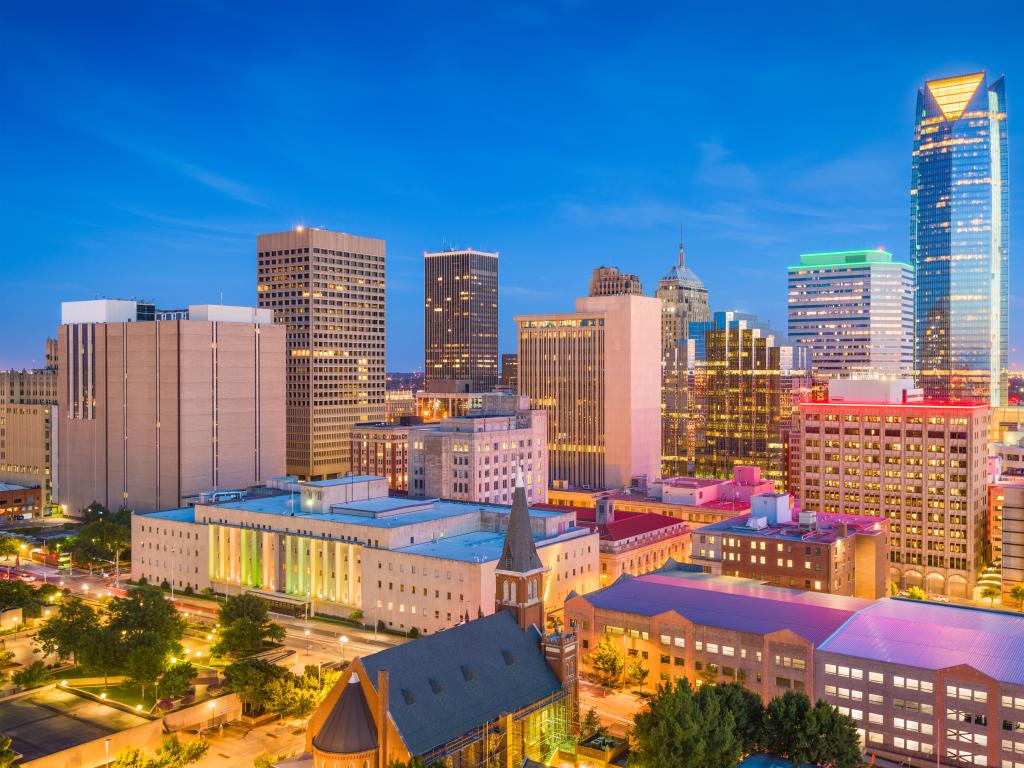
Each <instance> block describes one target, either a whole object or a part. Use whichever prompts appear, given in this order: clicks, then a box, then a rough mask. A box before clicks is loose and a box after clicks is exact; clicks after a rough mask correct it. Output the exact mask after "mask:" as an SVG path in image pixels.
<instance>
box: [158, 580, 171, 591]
mask: <svg viewBox="0 0 1024 768" xmlns="http://www.w3.org/2000/svg"><path fill="white" fill-rule="evenodd" d="M160 589H162V590H163V591H164V592H170V591H171V583H170V582H169V581H168V580H167V579H164V580H163V581H161V582H160Z"/></svg>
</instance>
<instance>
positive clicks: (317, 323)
mask: <svg viewBox="0 0 1024 768" xmlns="http://www.w3.org/2000/svg"><path fill="white" fill-rule="evenodd" d="M257 252H258V257H257V263H258V270H259V272H258V274H259V278H258V286H257V291H258V297H259V305H260V306H261V307H267V308H269V309H273V311H274V321H275V322H277V323H279V324H281V325H284V326H285V327H286V328H287V329H288V333H287V350H286V354H287V365H288V388H287V396H288V445H287V464H288V473H289V474H292V475H298V476H299V477H301V478H305V479H311V480H323V479H330V478H334V477H338V476H339V475H344V474H345V472H347V471H348V470H349V468H350V465H351V435H352V427H353V425H355V424H357V423H359V422H363V421H383V419H384V387H385V382H384V273H385V264H384V256H385V244H384V241H383V240H377V239H375V238H372V237H359V236H357V235H346V234H342V233H340V232H330V231H328V230H326V229H314V228H310V227H296V228H295V229H293V230H290V231H288V232H275V233H272V234H266V235H260V236H259V238H258V239H257Z"/></svg>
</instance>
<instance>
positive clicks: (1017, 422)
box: [988, 405, 1024, 443]
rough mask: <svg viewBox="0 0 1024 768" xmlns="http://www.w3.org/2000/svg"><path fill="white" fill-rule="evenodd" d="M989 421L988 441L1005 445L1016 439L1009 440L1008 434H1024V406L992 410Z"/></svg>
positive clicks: (1006, 406) (998, 407) (1003, 406)
mask: <svg viewBox="0 0 1024 768" xmlns="http://www.w3.org/2000/svg"><path fill="white" fill-rule="evenodd" d="M991 413H992V415H991V417H990V419H989V426H988V441H989V442H990V443H1004V442H1007V441H1008V440H1014V439H1016V438H1007V433H1008V432H1016V433H1017V434H1018V435H1020V434H1024V405H1000V406H995V407H994V408H992V411H991Z"/></svg>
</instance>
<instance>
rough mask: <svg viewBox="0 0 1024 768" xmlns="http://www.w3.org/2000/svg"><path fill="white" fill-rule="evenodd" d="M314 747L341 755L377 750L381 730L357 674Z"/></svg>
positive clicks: (315, 740) (331, 714) (328, 717)
mask: <svg viewBox="0 0 1024 768" xmlns="http://www.w3.org/2000/svg"><path fill="white" fill-rule="evenodd" d="M313 746H314V747H316V748H317V749H320V750H323V751H324V752H334V753H341V754H351V753H353V752H366V751H367V750H370V749H374V748H375V747H376V746H377V726H376V724H375V723H374V721H373V715H372V714H371V713H370V705H369V704H367V702H366V696H364V695H363V687H362V686H361V685H360V684H359V676H358V675H356V674H354V673H353V674H352V676H351V677H350V678H349V681H348V684H346V685H345V690H343V691H342V692H341V696H340V697H339V698H338V701H337V702H336V703H335V705H334V708H333V709H331V712H330V714H329V715H327V719H326V720H324V724H323V726H322V727H321V728H320V730H319V731H318V732H317V734H316V736H314V737H313Z"/></svg>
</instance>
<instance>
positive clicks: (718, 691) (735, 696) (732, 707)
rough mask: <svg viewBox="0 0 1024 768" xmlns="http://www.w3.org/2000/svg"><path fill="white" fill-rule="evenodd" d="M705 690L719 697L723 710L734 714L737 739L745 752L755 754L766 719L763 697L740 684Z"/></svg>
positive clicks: (721, 684) (724, 684)
mask: <svg viewBox="0 0 1024 768" xmlns="http://www.w3.org/2000/svg"><path fill="white" fill-rule="evenodd" d="M705 689H707V690H708V691H711V692H713V693H714V694H715V695H716V696H717V697H718V700H719V701H720V702H721V705H722V709H723V710H725V711H727V712H731V713H732V716H733V720H734V721H735V723H736V737H737V738H738V739H739V740H740V746H741V747H742V749H743V751H744V752H753V751H754V750H755V749H756V748H757V744H758V739H759V738H760V736H761V727H762V721H763V719H764V705H763V704H762V703H761V697H760V696H758V695H757V694H756V693H753V692H752V691H748V690H747V689H746V688H744V687H743V686H742V685H739V684H738V683H720V684H719V685H714V686H704V687H703V688H701V691H704V690H705Z"/></svg>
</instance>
